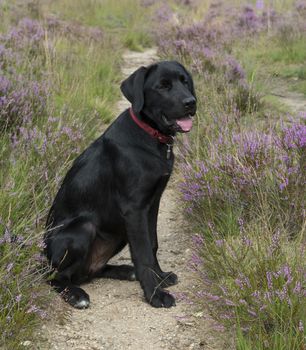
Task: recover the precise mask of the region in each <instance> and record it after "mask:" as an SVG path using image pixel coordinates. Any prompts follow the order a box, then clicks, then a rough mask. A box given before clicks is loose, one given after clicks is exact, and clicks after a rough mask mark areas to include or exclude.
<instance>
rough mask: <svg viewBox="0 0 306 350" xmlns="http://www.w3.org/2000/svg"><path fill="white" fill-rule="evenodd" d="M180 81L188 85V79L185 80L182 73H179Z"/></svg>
mask: <svg viewBox="0 0 306 350" xmlns="http://www.w3.org/2000/svg"><path fill="white" fill-rule="evenodd" d="M180 81H181V82H182V83H183V84H185V85H188V80H187V78H186V77H185V76H184V75H180Z"/></svg>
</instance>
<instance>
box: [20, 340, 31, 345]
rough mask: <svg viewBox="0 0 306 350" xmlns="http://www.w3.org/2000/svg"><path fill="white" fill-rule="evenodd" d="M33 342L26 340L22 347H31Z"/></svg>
mask: <svg viewBox="0 0 306 350" xmlns="http://www.w3.org/2000/svg"><path fill="white" fill-rule="evenodd" d="M31 344H32V342H31V341H30V340H25V341H24V342H21V345H23V346H30V345H31Z"/></svg>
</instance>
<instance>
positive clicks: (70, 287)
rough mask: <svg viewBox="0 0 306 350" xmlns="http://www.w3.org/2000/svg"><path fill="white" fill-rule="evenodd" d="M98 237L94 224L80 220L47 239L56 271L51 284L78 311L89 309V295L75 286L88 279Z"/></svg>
mask: <svg viewBox="0 0 306 350" xmlns="http://www.w3.org/2000/svg"><path fill="white" fill-rule="evenodd" d="M95 234H96V229H95V226H94V224H92V223H91V222H90V221H86V219H85V218H77V219H76V220H75V221H74V222H72V223H71V224H69V225H67V226H66V227H64V228H63V229H61V230H59V231H58V232H56V233H55V234H54V235H52V237H50V239H49V240H47V250H48V257H49V260H50V261H51V264H52V267H54V268H55V269H56V274H55V277H54V278H53V279H52V281H51V282H50V284H51V285H52V286H53V287H54V289H55V290H56V291H57V292H58V293H61V295H62V297H63V298H64V300H65V301H67V302H68V303H69V304H70V305H72V306H73V307H75V308H78V309H83V308H87V307H88V306H89V295H88V294H87V293H86V292H85V291H84V290H83V289H81V288H79V287H77V286H76V285H75V284H78V283H80V282H82V281H84V280H86V278H87V271H86V259H87V256H88V252H89V251H90V247H91V244H92V242H93V240H94V238H95Z"/></svg>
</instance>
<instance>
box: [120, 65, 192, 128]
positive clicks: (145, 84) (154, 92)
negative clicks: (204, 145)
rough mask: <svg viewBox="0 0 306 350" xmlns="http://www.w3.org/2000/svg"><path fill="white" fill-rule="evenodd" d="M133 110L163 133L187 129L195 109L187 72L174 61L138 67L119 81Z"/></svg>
mask: <svg viewBox="0 0 306 350" xmlns="http://www.w3.org/2000/svg"><path fill="white" fill-rule="evenodd" d="M121 91H122V93H123V94H124V96H125V97H126V98H127V99H128V100H129V101H130V102H131V103H132V108H133V110H134V112H135V113H136V114H140V115H143V116H145V117H146V118H148V119H149V120H150V121H151V122H152V123H153V125H155V126H156V127H157V128H158V129H159V130H160V131H162V132H163V133H165V134H174V133H175V132H177V131H178V132H188V131H190V129H191V127H192V117H193V116H194V114H195V112H196V96H195V91H194V86H193V80H192V77H191V75H190V73H189V72H188V71H187V70H186V69H185V68H184V67H183V66H182V65H181V64H180V63H178V62H176V61H163V62H159V63H156V64H152V65H151V66H149V67H140V68H139V69H138V70H136V71H135V72H134V73H133V74H132V75H130V76H129V77H128V78H127V79H126V80H124V81H123V82H122V84H121Z"/></svg>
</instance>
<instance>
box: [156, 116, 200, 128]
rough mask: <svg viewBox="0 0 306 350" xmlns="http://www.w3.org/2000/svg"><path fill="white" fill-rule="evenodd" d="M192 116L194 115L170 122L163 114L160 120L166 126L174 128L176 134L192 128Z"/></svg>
mask: <svg viewBox="0 0 306 350" xmlns="http://www.w3.org/2000/svg"><path fill="white" fill-rule="evenodd" d="M193 116H194V115H192V114H189V115H187V116H185V117H183V118H179V119H176V120H171V121H170V120H169V119H168V118H167V117H166V116H165V114H163V115H162V119H163V121H164V123H165V124H166V125H167V126H169V127H172V128H174V129H175V130H176V131H178V132H189V131H190V130H191V128H192V123H193Z"/></svg>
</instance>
